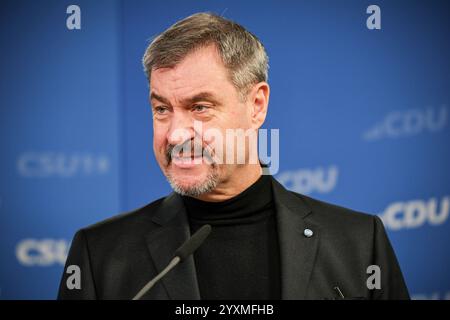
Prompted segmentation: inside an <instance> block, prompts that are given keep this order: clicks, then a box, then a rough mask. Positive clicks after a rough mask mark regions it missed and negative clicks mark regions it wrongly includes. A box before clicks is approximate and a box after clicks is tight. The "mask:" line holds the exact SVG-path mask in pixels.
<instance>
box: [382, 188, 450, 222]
mask: <svg viewBox="0 0 450 320" xmlns="http://www.w3.org/2000/svg"><path fill="white" fill-rule="evenodd" d="M449 208H450V196H445V197H442V198H441V199H438V198H430V199H428V200H410V201H406V202H394V203H391V204H389V205H388V206H387V207H386V209H385V210H384V212H383V213H382V214H380V218H381V219H382V220H383V223H384V225H385V226H386V227H387V228H389V229H391V230H400V229H413V228H418V227H421V226H423V225H424V224H426V223H428V224H430V225H432V226H437V225H441V224H443V223H445V222H446V221H447V219H448V214H449Z"/></svg>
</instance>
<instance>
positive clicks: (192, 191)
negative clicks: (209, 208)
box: [166, 167, 219, 197]
mask: <svg viewBox="0 0 450 320" xmlns="http://www.w3.org/2000/svg"><path fill="white" fill-rule="evenodd" d="M215 169H216V168H214V167H213V168H212V170H211V171H210V172H209V173H208V176H207V177H206V179H205V181H203V182H201V183H198V184H196V185H193V186H190V187H188V188H186V187H182V186H180V185H179V184H178V183H177V181H176V179H175V178H174V177H172V176H171V175H170V174H167V176H166V178H167V181H168V182H169V184H170V186H171V187H172V189H173V191H175V192H176V193H178V194H180V195H182V196H189V197H198V196H200V195H202V194H204V193H208V192H211V191H212V190H214V189H215V188H216V187H217V185H218V184H219V174H218V173H217V171H216V170H215Z"/></svg>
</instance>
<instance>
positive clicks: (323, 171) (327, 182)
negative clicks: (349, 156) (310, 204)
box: [277, 165, 339, 194]
mask: <svg viewBox="0 0 450 320" xmlns="http://www.w3.org/2000/svg"><path fill="white" fill-rule="evenodd" d="M338 175H339V170H338V167H337V166H335V165H330V166H328V167H326V168H323V167H317V168H315V169H300V170H295V171H285V172H283V173H280V174H279V175H278V176H277V180H278V181H280V183H281V184H283V185H284V186H285V187H286V188H287V189H289V190H292V191H295V192H298V193H303V194H310V193H312V192H318V193H327V192H330V191H332V190H333V189H334V188H335V187H336V184H337V179H338Z"/></svg>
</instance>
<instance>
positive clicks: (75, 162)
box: [17, 152, 110, 178]
mask: <svg viewBox="0 0 450 320" xmlns="http://www.w3.org/2000/svg"><path fill="white" fill-rule="evenodd" d="M109 167H110V161H109V158H108V157H106V156H103V155H93V154H90V153H84V154H65V153H56V152H27V153H24V154H21V155H20V156H19V158H18V160H17V170H18V171H19V174H20V175H21V176H23V177H27V178H46V177H62V178H68V177H73V176H75V175H92V174H104V173H107V172H108V171H109Z"/></svg>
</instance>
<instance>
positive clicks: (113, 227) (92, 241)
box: [58, 179, 409, 299]
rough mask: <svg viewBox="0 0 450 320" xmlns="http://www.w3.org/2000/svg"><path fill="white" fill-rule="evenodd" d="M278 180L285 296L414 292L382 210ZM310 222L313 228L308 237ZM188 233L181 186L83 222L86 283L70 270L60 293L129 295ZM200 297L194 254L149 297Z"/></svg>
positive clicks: (76, 252)
mask: <svg viewBox="0 0 450 320" xmlns="http://www.w3.org/2000/svg"><path fill="white" fill-rule="evenodd" d="M272 184H273V195H274V201H275V207H276V214H277V229H278V236H279V245H280V259H281V261H280V263H281V287H282V293H281V297H282V299H335V298H337V297H338V295H337V293H336V290H334V289H333V288H334V287H336V286H338V287H339V289H340V290H341V292H342V293H343V295H344V296H345V298H365V299H409V295H408V291H407V288H406V285H405V282H404V280H403V276H402V273H401V271H400V268H399V265H398V263H397V259H396V257H395V254H394V251H393V250H392V247H391V245H390V243H389V240H388V238H387V236H386V233H385V230H384V227H383V224H382V222H381V220H380V219H379V218H378V217H376V216H371V215H367V214H363V213H358V212H354V211H351V210H349V209H345V208H342V207H338V206H335V205H331V204H328V203H325V202H321V201H318V200H315V199H312V198H310V197H306V196H304V195H301V194H297V193H294V192H290V191H288V190H286V189H285V188H284V187H283V186H282V185H281V184H279V183H278V182H277V181H276V180H275V179H273V182H272ZM305 229H310V230H312V231H313V235H312V236H311V237H306V236H305V235H304V230H305ZM189 237H190V228H189V224H188V219H187V214H186V210H185V207H184V204H183V200H182V198H181V196H179V195H178V194H176V193H172V194H170V195H169V196H167V197H165V198H162V199H159V200H156V201H154V202H152V203H150V204H149V205H147V206H145V207H143V208H140V209H138V210H135V211H133V212H130V213H127V214H123V215H120V216H116V217H114V218H111V219H108V220H106V221H103V222H100V223H98V224H95V225H93V226H90V227H88V228H85V229H82V230H80V231H78V232H77V233H76V235H75V237H74V239H73V242H72V246H71V249H70V252H69V256H68V259H67V262H66V268H65V271H66V270H67V267H68V266H69V265H77V266H79V267H80V271H81V282H80V284H81V288H80V289H76V288H75V289H72V290H69V289H68V288H67V285H66V282H67V280H68V277H70V276H71V274H68V273H66V272H64V273H63V276H62V280H61V284H60V288H59V294H58V298H59V299H131V298H133V297H134V296H135V294H136V293H137V292H138V291H139V290H140V289H141V288H142V287H143V286H144V285H145V284H146V283H147V282H148V281H149V280H150V279H151V278H153V277H154V276H155V275H156V274H157V273H158V272H160V271H161V270H162V269H163V268H164V267H165V266H166V265H167V264H168V262H169V261H170V260H171V258H172V255H173V253H174V252H175V250H176V249H177V248H178V247H179V246H180V245H181V244H182V243H183V242H184V241H185V240H187V239H188V238H189ZM206 241H207V240H206ZM217 254H220V252H218V253H217ZM370 265H378V266H379V267H380V271H381V289H373V290H369V289H368V287H367V284H366V283H367V279H368V278H369V276H370V275H371V274H368V273H366V272H367V268H368V267H369V266H370ZM249 276H251V275H249ZM72 280H73V278H72V279H69V281H72ZM200 298H201V296H200V292H199V287H198V283H197V276H196V270H195V263H194V258H193V257H192V256H191V257H189V258H188V259H187V260H186V261H185V262H183V263H182V264H180V265H178V266H177V267H176V268H175V269H173V270H172V271H170V273H168V274H167V275H166V276H165V277H164V278H163V279H162V280H161V281H160V282H159V283H157V284H156V285H155V287H153V288H152V289H151V290H150V291H149V292H148V293H147V294H146V295H145V296H144V297H143V299H200Z"/></svg>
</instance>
